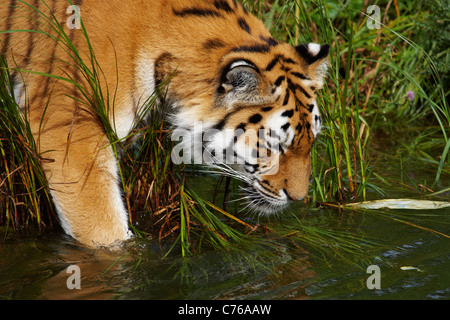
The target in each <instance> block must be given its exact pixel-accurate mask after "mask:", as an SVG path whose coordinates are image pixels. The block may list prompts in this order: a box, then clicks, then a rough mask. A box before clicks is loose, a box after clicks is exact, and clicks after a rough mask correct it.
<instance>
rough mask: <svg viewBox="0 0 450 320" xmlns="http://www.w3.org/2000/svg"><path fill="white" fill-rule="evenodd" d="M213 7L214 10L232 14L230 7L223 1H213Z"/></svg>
mask: <svg viewBox="0 0 450 320" xmlns="http://www.w3.org/2000/svg"><path fill="white" fill-rule="evenodd" d="M214 6H215V7H216V9H218V10H223V11H225V12H227V13H231V12H233V9H231V7H230V5H229V4H228V2H227V1H225V0H215V1H214Z"/></svg>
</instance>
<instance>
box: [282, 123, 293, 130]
mask: <svg viewBox="0 0 450 320" xmlns="http://www.w3.org/2000/svg"><path fill="white" fill-rule="evenodd" d="M290 126H291V124H290V123H289V122H286V123H285V124H283V125H282V126H281V129H283V131H287V129H289V127H290Z"/></svg>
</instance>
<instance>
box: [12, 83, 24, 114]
mask: <svg viewBox="0 0 450 320" xmlns="http://www.w3.org/2000/svg"><path fill="white" fill-rule="evenodd" d="M13 91H14V99H15V100H16V103H17V105H18V106H19V108H20V109H23V108H24V107H25V100H26V94H25V91H26V90H25V85H24V83H23V82H22V81H20V82H17V83H16V84H15V85H14V87H13Z"/></svg>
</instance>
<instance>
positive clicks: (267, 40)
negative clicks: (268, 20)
mask: <svg viewBox="0 0 450 320" xmlns="http://www.w3.org/2000/svg"><path fill="white" fill-rule="evenodd" d="M259 38H260V39H261V40H262V41H264V42H265V43H267V44H268V45H269V46H271V47H275V46H277V45H278V41H277V40H275V39H274V38H272V37H268V38H266V37H264V36H263V35H260V36H259Z"/></svg>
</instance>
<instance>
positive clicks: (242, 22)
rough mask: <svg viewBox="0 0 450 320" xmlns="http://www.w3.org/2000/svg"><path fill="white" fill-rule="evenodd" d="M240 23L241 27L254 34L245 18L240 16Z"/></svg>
mask: <svg viewBox="0 0 450 320" xmlns="http://www.w3.org/2000/svg"><path fill="white" fill-rule="evenodd" d="M238 24H239V27H241V29H242V30H244V31H245V32H247V33H248V34H252V32H251V30H250V26H249V25H248V23H247V21H245V19H244V18H239V19H238Z"/></svg>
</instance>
